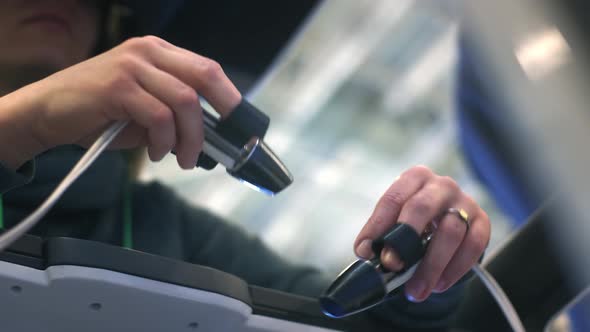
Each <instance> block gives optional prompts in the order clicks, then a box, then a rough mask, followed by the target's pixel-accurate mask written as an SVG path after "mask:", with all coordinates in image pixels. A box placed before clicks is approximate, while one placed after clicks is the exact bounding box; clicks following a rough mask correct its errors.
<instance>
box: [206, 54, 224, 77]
mask: <svg viewBox="0 0 590 332" xmlns="http://www.w3.org/2000/svg"><path fill="white" fill-rule="evenodd" d="M203 72H204V75H205V78H206V79H207V81H217V80H219V79H221V78H222V77H223V68H221V65H220V64H219V63H218V62H217V61H214V60H211V59H207V60H206V61H205V63H204V65H203Z"/></svg>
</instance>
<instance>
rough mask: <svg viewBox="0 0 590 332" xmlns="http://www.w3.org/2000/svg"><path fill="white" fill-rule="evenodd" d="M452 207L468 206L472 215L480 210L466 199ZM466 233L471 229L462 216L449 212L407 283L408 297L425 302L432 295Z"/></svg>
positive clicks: (466, 208)
mask: <svg viewBox="0 0 590 332" xmlns="http://www.w3.org/2000/svg"><path fill="white" fill-rule="evenodd" d="M451 206H461V207H464V209H465V211H467V213H468V214H469V213H474V212H473V211H477V209H478V207H477V206H476V205H469V204H468V203H467V202H466V201H465V200H463V199H459V200H458V201H457V202H456V203H453V204H451ZM445 208H446V207H445ZM466 231H467V227H466V225H465V223H464V222H463V221H462V220H461V219H460V217H459V216H457V215H455V214H453V213H446V214H444V215H443V216H442V217H441V218H440V220H439V221H438V225H437V228H436V230H435V231H434V235H433V237H432V239H431V241H430V244H429V245H428V249H427V251H426V254H425V255H424V258H423V259H422V262H421V263H420V266H419V267H418V269H417V270H416V273H415V274H414V275H413V276H412V278H411V279H410V280H409V281H408V282H407V283H406V288H405V289H406V295H407V296H408V298H409V299H411V300H413V301H423V300H425V299H426V298H427V297H428V296H429V295H430V293H431V292H432V289H433V288H434V287H435V286H436V285H437V283H438V281H439V279H440V277H441V275H442V273H443V271H444V270H445V268H446V267H447V265H448V264H449V262H450V261H451V259H452V258H453V255H454V254H455V252H456V251H457V248H458V247H459V245H460V244H461V242H462V241H463V238H464V237H465V236H466Z"/></svg>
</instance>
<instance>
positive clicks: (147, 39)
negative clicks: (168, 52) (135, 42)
mask: <svg viewBox="0 0 590 332" xmlns="http://www.w3.org/2000/svg"><path fill="white" fill-rule="evenodd" d="M140 39H141V40H142V42H143V43H144V44H145V45H146V46H148V47H154V46H161V45H162V43H163V42H164V40H163V39H161V38H160V37H156V36H153V35H147V36H143V37H141V38H140Z"/></svg>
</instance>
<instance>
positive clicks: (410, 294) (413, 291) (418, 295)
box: [406, 281, 426, 303]
mask: <svg viewBox="0 0 590 332" xmlns="http://www.w3.org/2000/svg"><path fill="white" fill-rule="evenodd" d="M425 288H426V287H425V286H424V283H423V282H421V281H419V282H417V283H416V284H415V286H414V287H410V289H407V290H406V298H407V299H408V300H409V301H412V302H416V303H418V302H422V301H424V299H423V297H424V295H423V293H424V290H425Z"/></svg>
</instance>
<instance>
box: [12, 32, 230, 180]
mask: <svg viewBox="0 0 590 332" xmlns="http://www.w3.org/2000/svg"><path fill="white" fill-rule="evenodd" d="M199 95H201V96H203V97H204V98H205V99H207V101H208V102H209V103H210V104H211V105H212V106H213V107H214V109H215V110H216V111H217V112H219V113H220V114H221V116H222V117H226V116H228V115H229V113H230V112H231V111H232V110H233V109H234V108H235V107H236V106H237V105H238V104H239V102H240V100H241V95H240V92H239V91H238V90H237V89H236V87H235V86H234V85H233V84H232V83H231V81H230V80H229V79H228V78H227V76H226V75H225V74H224V72H223V70H222V69H221V67H220V66H219V64H217V63H216V62H214V61H213V60H210V59H207V58H205V57H202V56H200V55H197V54H194V53H192V52H189V51H187V50H184V49H182V48H179V47H176V46H174V45H172V44H170V43H168V42H166V41H164V40H162V39H160V38H157V37H153V36H148V37H142V38H133V39H130V40H128V41H127V42H125V43H123V44H121V45H119V46H118V47H115V48H113V49H112V50H110V51H108V52H106V53H103V54H101V55H99V56H96V57H94V58H91V59H89V60H86V61H84V62H81V63H79V64H77V65H74V66H72V67H69V68H67V69H65V70H62V71H60V72H57V73H55V74H53V75H51V76H49V77H47V78H46V79H43V80H41V81H38V82H36V83H33V84H31V85H29V86H26V87H25V88H22V89H20V90H17V91H15V92H14V93H12V94H10V95H8V96H6V98H2V99H7V100H8V105H16V107H17V108H19V111H18V112H13V113H20V115H19V116H20V118H21V119H23V118H24V121H25V122H27V125H26V126H21V127H23V128H26V129H27V131H28V132H27V133H24V135H28V136H30V137H33V138H34V139H35V141H36V142H37V143H38V144H37V146H38V150H41V151H32V152H31V153H30V154H33V155H31V156H27V155H24V156H20V158H21V159H23V158H25V159H24V160H20V161H21V162H24V161H26V160H28V159H26V158H29V159H30V158H32V157H34V154H36V153H40V152H42V151H43V150H46V149H50V148H52V147H55V146H58V145H63V144H80V145H82V146H89V145H91V144H92V142H93V141H94V140H95V139H96V138H97V137H98V136H99V135H100V134H101V133H102V131H104V130H105V129H106V128H107V127H108V125H109V124H110V123H112V122H114V121H120V120H129V121H130V123H129V125H128V126H127V128H125V130H124V131H123V132H121V133H120V134H119V136H118V137H117V138H116V140H115V141H114V142H113V144H112V147H115V148H134V147H139V146H147V147H148V153H149V156H150V158H151V159H152V160H154V161H157V160H160V159H162V158H163V157H164V156H165V155H166V154H167V153H168V152H170V151H171V150H172V149H174V150H175V152H176V158H177V160H178V164H179V165H180V166H181V167H182V168H185V169H190V168H193V167H195V165H196V162H197V158H198V155H199V152H200V151H201V148H202V144H203V139H204V135H203V128H202V126H203V119H202V112H201V107H200V103H199ZM4 104H6V103H4ZM24 114H27V116H24ZM0 120H1V119H0ZM17 164H18V163H17Z"/></svg>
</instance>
